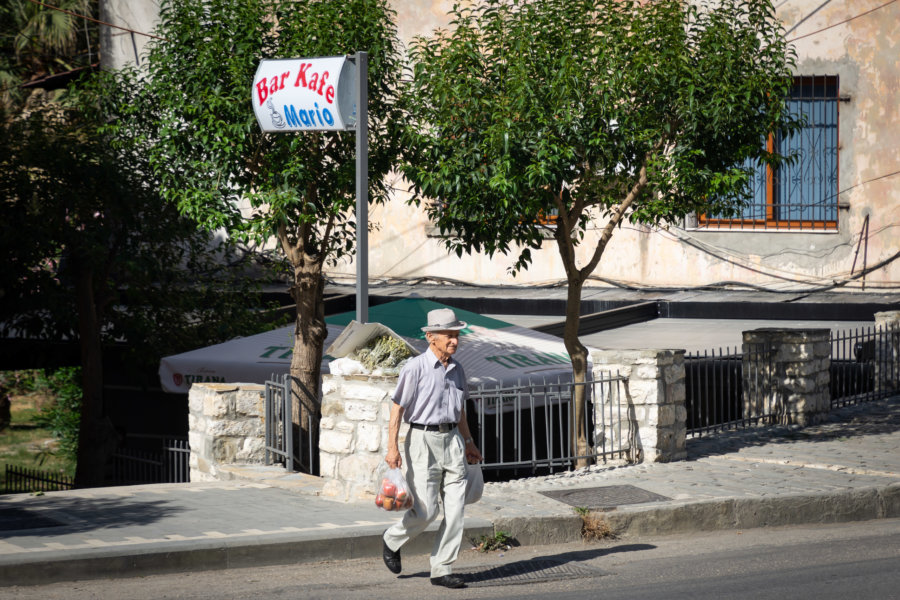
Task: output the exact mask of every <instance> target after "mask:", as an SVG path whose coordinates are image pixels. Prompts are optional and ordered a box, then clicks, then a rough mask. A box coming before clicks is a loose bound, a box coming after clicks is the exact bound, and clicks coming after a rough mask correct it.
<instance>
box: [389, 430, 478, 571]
mask: <svg viewBox="0 0 900 600" xmlns="http://www.w3.org/2000/svg"><path fill="white" fill-rule="evenodd" d="M404 450H405V455H406V461H405V462H406V481H407V483H408V484H409V486H410V489H411V491H412V495H413V507H412V508H411V509H409V510H407V511H406V513H405V514H404V515H403V519H402V520H401V521H399V522H397V523H395V524H394V525H392V526H391V527H390V528H388V530H387V531H386V532H385V533H384V541H385V543H386V544H387V546H388V548H390V549H391V550H394V551H396V550H399V549H400V548H401V546H403V544H405V543H406V542H408V541H409V540H411V539H412V538H414V537H416V536H417V535H419V534H420V533H422V532H423V531H424V530H425V528H426V527H427V526H428V524H429V523H431V522H432V521H434V519H435V518H437V516H438V513H439V511H440V504H443V506H444V520H443V521H442V522H441V527H440V529H439V530H438V532H437V537H436V538H435V540H434V546H433V548H432V550H431V576H432V577H442V576H444V575H449V574H450V572H451V565H452V564H453V562H454V561H455V560H456V557H457V556H458V555H459V546H460V544H461V543H462V535H463V509H464V508H465V497H466V451H465V444H464V443H463V439H462V436H461V435H460V434H459V430H458V429H454V430H453V431H451V432H448V433H437V432H432V431H423V430H421V429H413V428H410V430H409V433H408V434H407V436H406V444H405V447H404Z"/></svg>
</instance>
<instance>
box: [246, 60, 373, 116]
mask: <svg viewBox="0 0 900 600" xmlns="http://www.w3.org/2000/svg"><path fill="white" fill-rule="evenodd" d="M355 89H356V66H355V65H354V64H353V62H352V61H351V60H349V59H348V58H347V57H345V56H330V57H325V58H290V59H273V60H263V61H261V62H260V64H259V67H258V68H257V69H256V75H255V76H254V78H253V111H254V113H255V114H256V120H257V121H258V122H259V126H260V128H261V129H262V130H263V131H302V130H343V129H352V128H353V126H354V125H355V123H356V104H355V100H354V97H353V92H354V91H355Z"/></svg>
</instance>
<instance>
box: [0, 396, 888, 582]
mask: <svg viewBox="0 0 900 600" xmlns="http://www.w3.org/2000/svg"><path fill="white" fill-rule="evenodd" d="M236 475H239V476H240V477H243V478H244V479H242V480H234V481H228V482H216V483H187V484H163V485H144V486H132V487H113V488H98V489H87V490H73V491H66V492H50V493H46V494H44V495H30V494H18V495H6V496H0V586H3V585H17V584H20V585H29V584H40V583H48V582H51V581H69V580H77V579H91V578H102V577H128V576H140V575H146V574H151V573H165V572H181V571H198V570H209V569H222V568H233V567H248V566H255V565H271V564H291V563H298V562H313V561H323V560H342V559H349V558H358V557H364V556H368V557H372V556H379V555H380V552H381V533H382V531H384V529H385V528H387V526H388V525H390V524H391V523H393V522H394V521H395V520H396V519H398V518H399V513H393V512H392V513H388V512H384V511H382V510H380V509H378V508H377V507H375V506H374V504H370V503H368V502H366V503H362V502H360V503H344V502H339V501H336V500H332V499H329V498H326V497H323V496H321V495H320V492H321V489H322V481H321V480H319V479H318V478H315V477H311V476H307V475H300V474H284V473H283V472H282V471H279V470H277V469H266V468H257V467H253V468H247V469H244V470H243V471H242V472H239V473H236ZM548 494H550V495H548ZM578 507H580V508H592V509H595V514H597V515H600V516H601V517H602V519H603V521H604V522H605V526H606V527H608V528H609V529H610V531H612V532H613V533H615V534H617V535H618V536H620V537H621V538H622V539H627V538H628V537H629V536H631V535H664V534H670V533H686V532H694V531H712V530H721V529H746V528H753V527H766V526H779V525H794V524H815V523H839V522H852V521H864V520H870V519H878V518H895V517H900V396H898V397H894V398H891V399H886V400H880V401H874V402H869V403H865V404H860V405H856V406H850V407H845V408H841V409H836V410H834V411H832V413H831V415H830V416H829V418H828V420H827V421H826V422H825V423H822V424H819V425H815V426H810V427H806V428H802V429H801V428H796V427H773V428H756V429H751V430H744V431H735V432H726V433H720V434H716V435H712V436H708V437H703V438H699V439H691V440H689V441H688V459H687V460H685V461H679V462H674V463H649V464H638V465H627V466H625V465H610V464H607V465H596V466H594V467H590V468H588V469H583V470H580V471H574V472H564V473H560V474H557V475H551V476H546V477H538V478H529V479H520V480H517V481H513V482H507V483H490V484H488V485H487V486H486V489H485V494H484V497H483V498H482V500H481V502H479V503H478V504H475V505H471V506H469V507H468V508H467V511H466V537H467V538H468V539H477V538H479V537H480V536H482V535H490V534H492V533H493V532H494V531H504V532H505V533H507V534H509V535H511V536H512V537H513V538H514V539H515V540H516V541H517V542H518V543H520V544H522V545H537V544H555V543H562V542H567V541H575V540H579V539H581V536H582V523H583V521H582V517H581V516H580V515H579V514H578V513H577V511H576V510H575V509H576V508H578ZM433 527H436V523H435V524H433ZM431 541H432V536H430V535H429V534H428V532H426V533H425V534H423V535H422V536H420V537H419V538H417V539H416V540H414V541H413V542H412V543H411V544H410V545H409V546H407V547H406V548H405V549H404V552H405V553H407V555H408V554H409V553H422V554H426V553H427V552H428V551H429V549H430V545H431Z"/></svg>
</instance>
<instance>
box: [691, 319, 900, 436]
mask: <svg viewBox="0 0 900 600" xmlns="http://www.w3.org/2000/svg"><path fill="white" fill-rule="evenodd" d="M773 358H774V357H773V351H772V348H771V345H770V344H769V343H768V342H767V343H763V344H753V345H747V344H745V345H744V348H743V352H741V351H738V350H732V349H730V348H726V349H725V350H722V349H721V348H720V349H718V351H716V350H711V351H710V350H707V351H704V352H703V353H696V354H688V355H686V356H685V408H686V409H687V433H688V436H691V437H696V436H701V435H704V434H707V433H712V432H715V431H722V430H725V429H733V428H741V427H749V426H751V425H756V424H767V423H772V422H774V421H775V419H776V416H777V413H778V411H779V410H780V409H781V407H779V406H777V405H776V403H777V393H776V391H775V385H776V381H775V375H776V373H775V372H774V369H775V367H774V363H773ZM829 378H830V382H829V395H830V403H831V407H832V408H837V407H841V406H846V405H848V404H858V403H861V402H868V401H870V400H876V399H879V398H884V397H886V396H890V395H892V394H896V393H898V392H900V329H886V328H884V327H876V326H871V327H862V328H857V329H850V330H845V331H838V332H832V333H831V338H830V356H829Z"/></svg>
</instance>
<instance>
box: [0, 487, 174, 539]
mask: <svg viewBox="0 0 900 600" xmlns="http://www.w3.org/2000/svg"><path fill="white" fill-rule="evenodd" d="M35 500H36V501H35V502H31V501H30V499H29V500H26V501H17V502H15V503H13V502H4V501H3V499H2V498H0V539H4V538H11V537H44V536H58V535H60V534H70V533H84V532H87V531H95V530H98V529H115V528H120V527H131V526H140V525H148V524H151V523H155V522H157V521H160V520H162V519H165V518H167V517H170V516H172V515H174V514H177V513H178V512H181V510H182V509H180V508H178V507H173V506H171V505H170V503H169V502H167V501H165V500H152V501H136V500H134V499H122V498H116V499H98V498H47V497H41V498H35Z"/></svg>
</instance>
